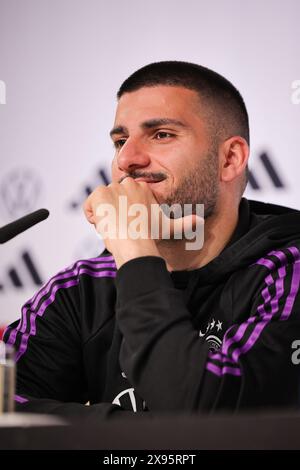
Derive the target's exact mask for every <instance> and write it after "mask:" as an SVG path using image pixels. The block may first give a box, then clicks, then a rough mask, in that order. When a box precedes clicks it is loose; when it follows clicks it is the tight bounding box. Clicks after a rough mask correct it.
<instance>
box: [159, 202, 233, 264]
mask: <svg viewBox="0 0 300 470" xmlns="http://www.w3.org/2000/svg"><path fill="white" fill-rule="evenodd" d="M217 212H218V211H216V214H214V215H212V216H211V217H209V218H208V219H206V220H205V225H204V244H203V247H202V248H201V249H199V250H187V249H186V243H187V240H167V241H166V240H161V241H160V242H159V243H158V244H157V248H158V251H159V253H160V255H161V256H162V257H163V258H164V260H165V261H166V264H167V268H168V271H184V270H188V271H190V270H193V269H197V268H201V267H202V266H205V265H206V264H208V263H209V262H210V261H212V260H213V259H214V258H216V257H217V256H218V255H219V254H220V253H221V251H222V250H223V249H224V248H225V247H226V245H227V244H228V242H229V240H230V239H231V237H232V235H233V232H234V230H235V228H236V226H237V223H238V207H235V208H234V209H233V208H231V209H230V210H224V208H222V210H221V211H219V212H218V213H217Z"/></svg>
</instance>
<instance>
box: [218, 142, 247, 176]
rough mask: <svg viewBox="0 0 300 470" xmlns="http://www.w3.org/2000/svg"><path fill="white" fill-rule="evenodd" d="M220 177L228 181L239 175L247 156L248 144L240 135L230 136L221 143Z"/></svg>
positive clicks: (243, 168)
mask: <svg viewBox="0 0 300 470" xmlns="http://www.w3.org/2000/svg"><path fill="white" fill-rule="evenodd" d="M220 151H221V155H220V165H221V168H220V179H221V181H224V182H230V181H233V180H235V179H236V178H237V177H238V176H240V175H241V174H242V173H243V171H244V170H245V168H246V165H247V163H248V158H249V145H248V144H247V142H246V140H245V139H244V138H243V137H240V136H234V137H230V138H229V139H227V140H225V141H224V142H223V143H222V144H221V148H220Z"/></svg>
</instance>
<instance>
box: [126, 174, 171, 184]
mask: <svg viewBox="0 0 300 470" xmlns="http://www.w3.org/2000/svg"><path fill="white" fill-rule="evenodd" d="M128 177H130V178H133V179H136V178H147V179H149V180H151V181H154V182H155V181H163V180H165V179H166V178H167V175H165V174H164V173H144V172H134V173H128V174H127V175H123V176H122V177H121V178H120V179H119V181H118V183H121V182H122V181H123V180H124V179H125V178H128Z"/></svg>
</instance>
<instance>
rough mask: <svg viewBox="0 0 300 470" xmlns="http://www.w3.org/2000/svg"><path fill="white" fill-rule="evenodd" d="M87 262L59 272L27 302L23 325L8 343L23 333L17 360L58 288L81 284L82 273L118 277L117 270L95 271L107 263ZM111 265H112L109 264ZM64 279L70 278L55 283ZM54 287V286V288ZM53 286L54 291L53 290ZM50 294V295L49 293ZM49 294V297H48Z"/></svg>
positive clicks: (98, 276) (33, 334)
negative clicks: (69, 270)
mask: <svg viewBox="0 0 300 470" xmlns="http://www.w3.org/2000/svg"><path fill="white" fill-rule="evenodd" d="M85 265H86V263H85V262H84V261H82V262H81V261H80V262H79V263H76V264H75V266H76V269H74V271H71V272H69V273H64V274H62V273H59V274H58V275H57V276H55V277H54V278H52V282H51V283H48V284H47V286H46V288H43V289H41V290H40V291H39V293H38V294H37V295H36V296H34V297H33V299H32V300H33V302H32V301H31V302H32V305H30V303H31V302H29V303H27V304H26V305H25V306H24V307H23V309H22V315H23V319H24V320H23V326H22V328H21V329H20V327H21V324H22V323H21V321H20V323H19V324H18V326H17V328H16V329H14V330H12V332H11V334H10V336H9V339H8V341H7V344H14V343H15V340H16V336H17V333H18V331H19V332H20V333H21V335H22V337H21V342H20V346H19V350H18V351H17V352H16V361H18V360H19V359H20V357H22V355H23V354H24V353H25V352H26V350H27V346H28V339H29V337H30V336H35V334H36V318H37V316H39V317H41V316H42V315H43V314H44V312H45V310H46V308H47V307H48V306H49V305H50V304H51V303H52V302H54V300H55V295H56V293H57V291H58V290H60V289H68V288H70V287H72V286H75V285H78V284H79V275H81V274H88V275H89V276H92V277H95V278H102V277H111V278H114V277H116V274H117V273H116V271H113V270H111V271H95V270H94V269H93V268H95V267H96V268H97V269H99V268H107V267H108V266H107V263H101V264H97V265H93V267H92V266H89V265H88V266H87V267H86V266H85ZM109 267H111V266H109ZM73 276H76V278H75V279H71V280H70V277H73ZM63 279H68V281H66V282H64V283H60V284H54V283H55V282H56V281H57V280H63ZM52 287H53V288H52ZM51 288H52V291H51ZM50 291H51V293H50ZM49 294H50V295H49ZM47 295H49V297H46V296H47ZM43 297H46V298H45V299H44V300H43V301H42V303H41V304H40V307H39V308H38V309H37V306H38V304H39V302H40V300H42V298H43ZM29 312H30V313H29ZM28 316H29V321H30V329H29V332H27V333H25V331H26V328H27V317H28ZM24 325H25V326H24Z"/></svg>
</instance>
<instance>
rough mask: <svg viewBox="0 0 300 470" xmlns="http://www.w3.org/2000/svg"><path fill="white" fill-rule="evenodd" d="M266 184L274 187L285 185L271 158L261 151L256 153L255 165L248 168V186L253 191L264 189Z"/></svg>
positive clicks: (283, 186) (278, 187) (281, 187)
mask: <svg viewBox="0 0 300 470" xmlns="http://www.w3.org/2000/svg"><path fill="white" fill-rule="evenodd" d="M257 163H258V164H259V165H258V164H257ZM250 166H251V159H250ZM266 184H268V185H269V186H271V187H272V188H274V189H283V188H285V187H286V184H285V182H284V179H283V175H282V174H281V172H280V171H279V170H278V169H277V168H276V166H275V163H274V160H273V158H272V157H271V156H270V155H269V154H268V153H267V152H262V153H260V154H259V155H258V158H257V162H256V163H255V167H254V168H251V169H250V170H249V181H248V186H249V188H251V189H253V190H255V191H260V190H263V189H265V186H266Z"/></svg>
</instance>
